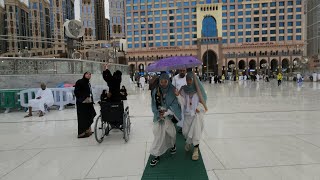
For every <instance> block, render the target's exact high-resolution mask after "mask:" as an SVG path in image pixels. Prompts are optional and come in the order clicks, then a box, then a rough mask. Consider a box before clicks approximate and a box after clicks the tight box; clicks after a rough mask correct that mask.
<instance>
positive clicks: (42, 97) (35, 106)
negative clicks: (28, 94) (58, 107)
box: [25, 83, 54, 117]
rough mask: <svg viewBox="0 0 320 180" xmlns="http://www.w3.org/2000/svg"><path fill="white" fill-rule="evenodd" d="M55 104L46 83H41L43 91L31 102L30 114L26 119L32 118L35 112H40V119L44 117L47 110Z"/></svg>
mask: <svg viewBox="0 0 320 180" xmlns="http://www.w3.org/2000/svg"><path fill="white" fill-rule="evenodd" d="M53 103H54V99H53V94H52V91H51V90H50V89H47V87H46V85H45V84H44V83H41V89H40V90H39V91H38V92H37V94H36V98H35V99H32V100H29V104H28V106H29V114H28V115H26V116H25V117H30V116H32V110H33V111H39V113H40V114H39V117H41V116H43V115H44V113H45V112H46V109H47V108H48V107H50V106H52V105H53Z"/></svg>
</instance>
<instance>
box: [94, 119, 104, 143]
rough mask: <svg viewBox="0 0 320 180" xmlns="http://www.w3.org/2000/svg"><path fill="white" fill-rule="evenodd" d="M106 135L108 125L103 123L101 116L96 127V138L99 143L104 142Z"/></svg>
mask: <svg viewBox="0 0 320 180" xmlns="http://www.w3.org/2000/svg"><path fill="white" fill-rule="evenodd" d="M105 133H106V123H105V122H103V121H102V119H101V115H100V116H98V117H97V119H96V123H95V125H94V136H95V138H96V141H97V142H98V143H101V142H102V141H103V138H104V136H105Z"/></svg>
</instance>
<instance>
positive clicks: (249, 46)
mask: <svg viewBox="0 0 320 180" xmlns="http://www.w3.org/2000/svg"><path fill="white" fill-rule="evenodd" d="M179 3H180V4H182V5H183V7H182V8H180V9H183V11H184V12H178V11H177V10H176V9H179V8H177V7H179V5H180V4H179ZM185 3H186V2H185V1H178V0H175V1H172V4H173V6H172V7H170V2H168V3H167V8H165V9H166V10H168V11H170V10H171V9H172V10H173V11H171V13H170V15H164V14H160V15H159V16H160V17H163V16H167V17H168V20H167V21H168V22H166V21H163V19H161V20H160V21H159V23H160V24H161V25H160V28H162V29H163V27H162V26H163V23H165V24H168V25H170V23H171V22H173V25H174V27H172V29H174V30H177V29H178V28H180V27H179V25H181V24H177V22H180V21H181V22H185V19H184V18H181V20H180V19H174V20H171V19H169V17H170V16H174V17H175V18H176V17H179V16H180V15H181V16H182V17H185V15H193V14H194V15H195V17H196V18H193V19H190V20H189V19H188V20H187V21H189V22H190V23H191V24H192V26H191V28H192V27H193V25H195V28H196V32H192V33H190V34H191V36H192V38H195V39H192V40H190V42H191V45H190V43H187V44H184V42H185V41H189V40H188V39H186V38H184V35H185V34H188V32H184V31H182V32H181V33H180V32H179V33H177V32H174V33H171V32H170V31H169V30H170V28H171V27H170V26H169V27H170V28H169V30H168V31H169V32H167V33H163V32H161V33H160V34H158V33H155V32H153V34H152V35H151V34H145V35H143V34H142V35H140V34H137V35H136V34H135V31H136V30H138V31H141V30H144V29H142V28H140V27H141V26H143V25H144V24H146V25H148V26H149V25H150V24H153V25H156V24H157V23H158V21H157V20H156V19H155V18H156V17H157V16H158V15H157V14H156V13H155V11H157V10H158V9H152V13H150V14H152V16H148V17H146V22H141V21H138V22H132V21H133V20H134V18H135V15H138V16H137V17H139V18H140V19H141V18H143V16H141V14H139V13H136V12H138V11H134V10H131V11H128V7H129V9H130V8H132V9H133V8H134V7H135V6H137V7H139V5H141V4H139V3H138V4H133V3H131V4H130V5H128V4H127V5H126V8H127V10H126V14H127V16H128V15H130V17H126V21H128V22H127V29H128V31H127V37H128V53H127V59H128V63H129V64H130V65H131V67H132V68H133V70H140V69H139V68H140V67H141V66H139V64H143V65H144V66H147V65H148V64H150V63H152V62H153V61H155V60H157V59H160V58H161V57H168V56H171V55H172V56H175V55H193V56H197V57H198V58H199V59H201V60H202V61H203V65H204V66H203V67H200V68H202V69H203V72H207V71H208V72H213V73H215V74H222V73H228V72H231V73H232V72H234V71H236V72H241V71H243V73H247V74H249V73H250V72H253V73H260V72H261V71H262V70H260V69H263V68H262V66H261V65H262V64H264V63H267V64H268V68H267V69H268V72H272V71H273V72H276V71H279V70H280V71H281V70H282V69H284V72H285V73H286V72H292V71H295V70H296V69H295V67H294V61H300V60H301V59H302V55H303V50H304V46H305V43H304V36H303V34H304V29H303V26H304V23H305V22H304V21H303V17H304V6H303V3H304V1H303V0H297V1H292V0H281V1H280V0H259V1H242V2H238V1H235V2H230V1H227V2H222V1H221V0H219V3H211V4H206V3H205V1H197V4H196V5H194V4H192V3H191V2H190V3H189V2H187V3H186V4H185ZM154 4H157V3H155V2H154V3H153V6H154ZM162 4H163V3H160V6H161V5H162ZM146 5H148V4H146ZM184 5H188V6H184ZM186 8H190V11H188V10H184V9H186ZM193 8H196V11H193V10H192V9H193ZM160 10H161V11H160V12H161V13H163V11H162V10H164V8H162V9H161V8H160ZM186 12H188V13H186ZM146 13H148V12H147V11H146ZM149 17H152V18H153V19H152V20H153V21H152V22H150V21H149V19H148V18H149ZM147 19H148V20H147ZM193 21H196V23H195V24H194V23H193ZM208 22H210V23H208ZM135 25H137V27H138V29H136V28H135ZM181 28H182V29H183V30H184V28H185V27H184V23H182V27H181ZM146 30H147V32H148V31H149V30H153V31H154V30H157V28H149V27H148V28H147V29H146ZM191 31H192V30H191ZM206 32H207V33H208V34H207V35H203V34H204V33H206ZM194 33H196V35H193V34H194ZM210 33H211V34H210ZM171 35H174V36H173V37H174V39H173V40H172V41H174V42H177V41H179V37H178V35H183V40H182V42H183V43H181V44H179V45H178V46H177V45H176V46H171V45H170V44H163V42H165V41H164V40H163V39H160V41H157V40H156V41H155V42H152V43H156V42H160V43H162V44H161V46H160V47H150V38H151V39H153V38H152V37H151V36H153V37H157V36H161V37H163V36H171ZM139 36H140V37H141V36H142V37H141V38H138V39H137V37H139ZM130 37H131V38H132V40H131V42H132V43H130ZM144 37H145V38H144ZM135 38H136V39H135ZM193 41H195V42H196V43H193ZM169 42H171V39H170V40H169ZM130 44H131V46H130ZM136 44H138V45H136ZM157 57H158V58H157ZM207 58H208V60H207ZM207 62H208V63H207ZM232 63H233V64H235V65H234V68H232V69H231V68H229V67H232V66H230V64H232ZM207 64H208V65H207ZM133 65H134V67H133ZM207 67H208V69H207ZM144 68H145V67H144ZM263 70H265V71H267V70H266V69H265V68H264V69H263Z"/></svg>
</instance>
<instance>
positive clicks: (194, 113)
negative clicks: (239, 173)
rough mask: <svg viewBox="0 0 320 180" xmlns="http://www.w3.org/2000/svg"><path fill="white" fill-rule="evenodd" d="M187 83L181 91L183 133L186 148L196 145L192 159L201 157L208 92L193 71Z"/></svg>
mask: <svg viewBox="0 0 320 180" xmlns="http://www.w3.org/2000/svg"><path fill="white" fill-rule="evenodd" d="M186 78H187V85H186V86H183V87H182V88H181V91H180V97H179V102H180V104H181V106H182V119H183V121H184V123H183V128H182V134H183V135H184V137H185V139H186V145H185V150H186V151H190V150H191V145H193V146H194V149H193V154H192V160H195V161H196V160H198V159H199V143H200V140H201V134H202V130H203V116H204V114H205V112H206V111H207V106H206V100H207V95H206V92H205V90H204V88H203V86H202V84H201V82H200V80H199V79H198V77H197V76H195V74H194V73H193V72H189V73H188V74H187V77H186Z"/></svg>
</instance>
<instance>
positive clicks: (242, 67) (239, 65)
mask: <svg viewBox="0 0 320 180" xmlns="http://www.w3.org/2000/svg"><path fill="white" fill-rule="evenodd" d="M238 68H239V69H245V68H246V62H245V61H244V60H240V61H239V62H238Z"/></svg>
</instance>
